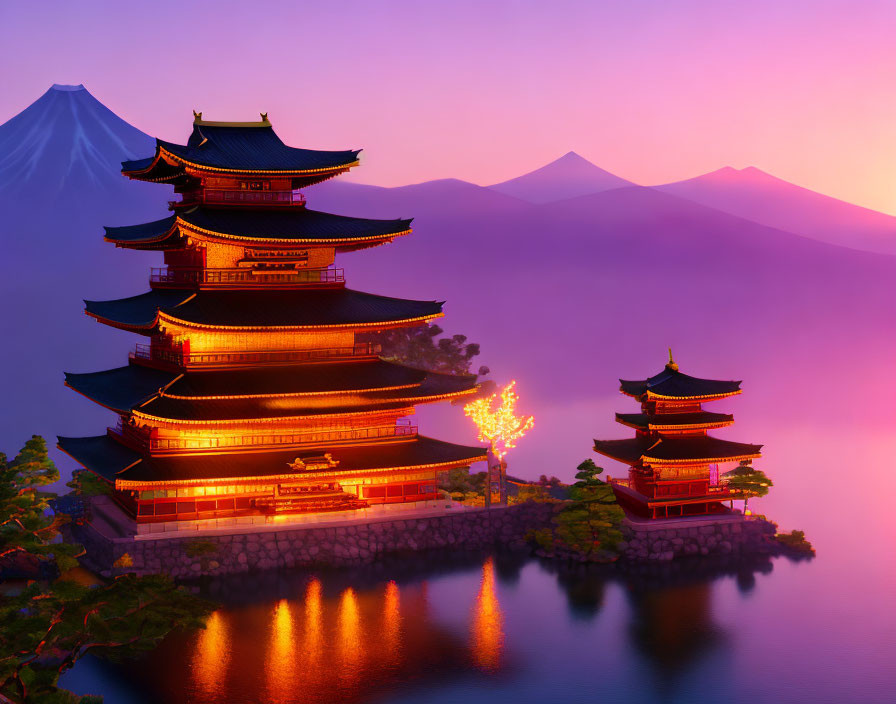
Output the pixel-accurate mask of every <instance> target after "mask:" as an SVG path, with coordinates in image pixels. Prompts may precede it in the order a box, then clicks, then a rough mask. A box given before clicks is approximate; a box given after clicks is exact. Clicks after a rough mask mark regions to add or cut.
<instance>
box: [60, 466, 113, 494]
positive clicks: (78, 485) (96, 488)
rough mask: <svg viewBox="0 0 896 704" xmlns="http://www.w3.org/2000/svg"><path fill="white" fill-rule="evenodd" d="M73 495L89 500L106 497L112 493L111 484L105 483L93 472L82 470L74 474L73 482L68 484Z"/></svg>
mask: <svg viewBox="0 0 896 704" xmlns="http://www.w3.org/2000/svg"><path fill="white" fill-rule="evenodd" d="M66 486H67V487H71V489H72V493H74V494H77V495H78V496H83V497H84V498H88V497H90V496H106V495H109V494H111V493H112V487H111V486H110V485H109V482H106V481H103V480H102V479H100V478H99V477H98V476H96V475H95V474H94V473H93V472H88V471H87V470H86V469H82V470H79V471H76V472H73V473H72V480H71V481H70V482H68V483H67V484H66Z"/></svg>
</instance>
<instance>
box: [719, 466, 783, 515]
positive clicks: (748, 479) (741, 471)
mask: <svg viewBox="0 0 896 704" xmlns="http://www.w3.org/2000/svg"><path fill="white" fill-rule="evenodd" d="M725 477H726V479H727V484H728V488H729V489H731V490H732V491H736V492H737V493H738V494H740V497H739V498H742V499H743V500H744V510H746V508H747V502H748V501H749V500H750V499H751V498H754V497H755V498H758V497H761V496H765V495H766V494H768V490H769V488H770V487H771V486H773V484H772V480H771V479H769V478H768V477H767V476H765V473H764V472H762V471H760V470H758V469H755V468H754V467H753V465H751V464H750V462H749V460H746V461H743V462H741V463H740V465H738V466H737V467H736V468H734V469H733V470H731V471H730V472H726V474H725Z"/></svg>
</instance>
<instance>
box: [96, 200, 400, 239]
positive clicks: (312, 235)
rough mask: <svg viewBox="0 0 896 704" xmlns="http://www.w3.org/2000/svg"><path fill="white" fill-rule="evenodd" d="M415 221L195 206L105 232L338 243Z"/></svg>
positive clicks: (395, 231) (393, 232)
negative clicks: (182, 232)
mask: <svg viewBox="0 0 896 704" xmlns="http://www.w3.org/2000/svg"><path fill="white" fill-rule="evenodd" d="M411 222H412V219H397V220H374V219H369V218H354V217H348V216H345V215H333V214H331V213H324V212H321V211H317V210H309V209H307V208H283V209H280V210H274V209H268V210H240V209H236V208H205V207H193V208H188V209H184V210H180V211H178V212H177V213H176V214H175V215H171V216H169V217H166V218H162V219H161V220H154V221H153V222H147V223H142V224H140V225H130V226H124V227H106V228H105V231H106V240H107V241H109V242H114V243H116V244H118V245H120V246H134V247H146V246H147V245H153V244H158V245H164V244H166V243H169V242H171V241H172V240H174V239H176V238H177V237H178V236H179V235H180V232H179V230H180V228H181V227H185V228H187V229H193V230H198V231H200V232H204V233H207V234H210V235H212V236H215V235H218V236H221V237H225V238H231V239H240V240H254V241H272V242H294V243H296V244H314V243H321V244H329V245H336V246H338V245H340V244H349V243H357V242H359V241H369V240H385V239H391V238H393V237H398V236H400V235H405V234H408V233H409V232H410V231H411ZM160 248H163V247H160Z"/></svg>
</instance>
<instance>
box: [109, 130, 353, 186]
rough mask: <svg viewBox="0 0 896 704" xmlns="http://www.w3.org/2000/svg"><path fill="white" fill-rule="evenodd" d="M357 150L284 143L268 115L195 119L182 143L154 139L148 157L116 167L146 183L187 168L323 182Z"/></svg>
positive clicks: (171, 176)
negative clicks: (252, 119)
mask: <svg viewBox="0 0 896 704" xmlns="http://www.w3.org/2000/svg"><path fill="white" fill-rule="evenodd" d="M359 153H360V150H343V151H320V150H314V149H299V148H296V147H289V146H287V145H286V144H284V143H283V140H281V139H280V137H278V136H277V133H276V132H274V128H273V127H272V126H271V123H270V122H268V121H267V119H264V120H262V121H261V122H247V123H222V122H217V123H216V122H208V121H202V120H197V121H195V122H194V123H193V132H192V133H191V134H190V137H189V139H188V140H187V143H186V144H176V143H175V142H166V141H165V140H162V139H156V153H155V154H154V155H153V156H152V157H148V158H145V159H136V160H132V161H123V162H122V164H121V167H122V172H123V173H125V174H126V175H128V176H130V177H131V178H135V179H140V180H147V181H164V180H172V179H176V178H178V177H180V176H182V175H183V174H184V172H185V170H186V169H187V168H193V169H196V170H199V171H205V170H207V171H225V172H233V173H245V174H253V173H258V174H262V173H268V174H272V175H275V174H282V175H287V176H289V175H294V176H299V177H302V176H307V177H313V178H315V179H316V180H323V179H325V178H328V177H329V176H332V175H335V174H337V173H339V172H341V171H345V170H347V169H349V168H351V167H352V166H355V165H356V164H357V163H358V154H359Z"/></svg>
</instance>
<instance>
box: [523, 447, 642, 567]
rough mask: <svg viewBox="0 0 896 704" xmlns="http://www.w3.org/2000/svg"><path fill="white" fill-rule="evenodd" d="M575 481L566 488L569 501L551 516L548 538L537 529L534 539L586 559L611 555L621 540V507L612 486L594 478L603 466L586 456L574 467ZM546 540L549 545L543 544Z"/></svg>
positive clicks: (604, 558)
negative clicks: (568, 491)
mask: <svg viewBox="0 0 896 704" xmlns="http://www.w3.org/2000/svg"><path fill="white" fill-rule="evenodd" d="M577 469H578V472H577V473H576V479H577V481H576V483H575V484H573V485H572V487H571V488H570V497H571V501H570V502H569V504H567V505H566V506H564V507H563V509H561V510H560V512H559V514H558V515H557V517H556V518H555V519H554V525H555V527H554V529H553V531H551V540H550V541H549V540H548V537H547V535H545V534H542V533H539V534H538V535H536V536H535V540H536V543H537V544H539V546H541V547H543V548H544V549H553V550H560V551H562V552H572V553H574V554H577V555H579V556H581V557H584V558H585V559H587V560H594V561H600V560H607V559H612V558H614V557H615V556H616V555H615V551H616V549H617V547H618V545H619V543H620V541H621V540H622V531H621V530H620V526H621V525H622V519H623V518H624V517H625V514H624V513H623V511H622V509H621V508H619V505H618V504H617V503H616V497H615V496H614V494H613V489H612V488H611V487H610V486H609V485H608V484H607V483H605V482H603V481H601V480H600V479H598V475H599V474H601V473H602V472H603V471H604V470H603V469H602V468H601V467H598V466H597V465H596V464H594V462H593V460H590V459H587V460H585V461H584V462H582V463H581V464H580V465H579V466H578V467H577ZM548 543H550V545H551V548H546V547H544V546H545V545H548Z"/></svg>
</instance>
